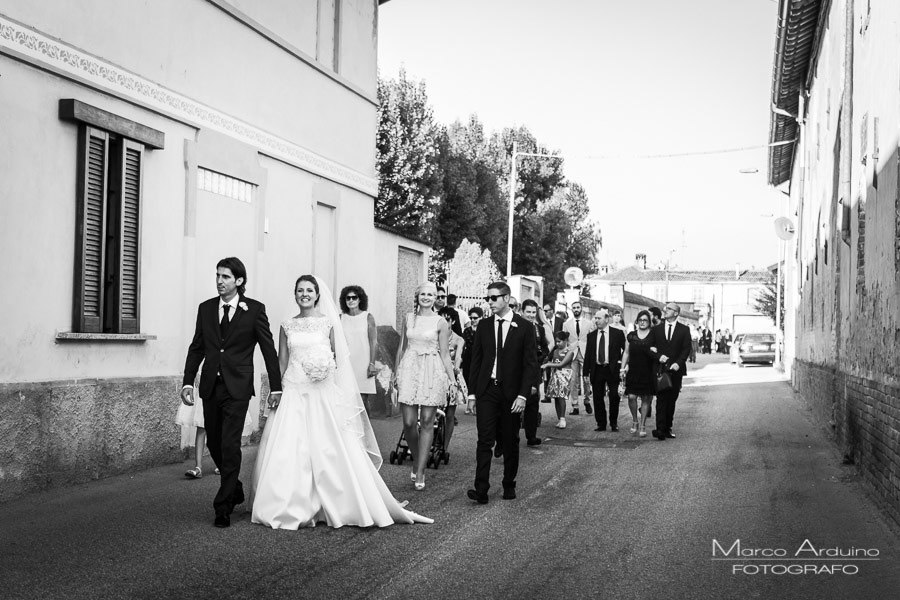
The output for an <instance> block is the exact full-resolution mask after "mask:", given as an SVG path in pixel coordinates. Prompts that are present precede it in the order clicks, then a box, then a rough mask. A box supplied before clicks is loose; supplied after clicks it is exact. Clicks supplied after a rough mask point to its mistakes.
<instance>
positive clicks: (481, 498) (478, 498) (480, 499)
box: [466, 490, 488, 504]
mask: <svg viewBox="0 0 900 600" xmlns="http://www.w3.org/2000/svg"><path fill="white" fill-rule="evenodd" d="M466 496H468V497H469V500H474V501H475V502H477V503H478V504H487V503H488V495H487V494H480V493H478V492H476V491H475V490H469V491H468V492H466Z"/></svg>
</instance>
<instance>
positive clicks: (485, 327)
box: [469, 315, 541, 402]
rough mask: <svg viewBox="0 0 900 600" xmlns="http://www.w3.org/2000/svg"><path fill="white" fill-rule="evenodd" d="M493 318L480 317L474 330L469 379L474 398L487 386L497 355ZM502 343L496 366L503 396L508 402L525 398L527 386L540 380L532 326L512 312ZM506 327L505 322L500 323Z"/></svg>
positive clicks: (529, 387) (481, 393) (482, 392)
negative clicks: (472, 385)
mask: <svg viewBox="0 0 900 600" xmlns="http://www.w3.org/2000/svg"><path fill="white" fill-rule="evenodd" d="M495 319H496V317H491V318H487V319H482V320H481V322H480V323H478V329H477V330H476V331H475V340H474V344H473V346H472V362H471V364H470V365H469V381H471V382H472V383H474V386H475V387H474V388H469V389H470V390H471V389H474V393H475V397H476V398H478V397H479V396H482V395H483V394H484V393H485V392H486V391H487V388H488V386H489V385H490V380H491V371H492V370H493V368H494V360H495V359H496V356H497V338H496V331H497V329H496V322H495ZM512 322H513V323H514V324H515V326H512V325H510V326H509V331H508V332H507V333H506V338H505V340H504V342H503V355H502V356H501V357H500V365H499V367H498V369H497V379H499V380H500V383H501V389H502V391H503V396H504V398H506V399H507V400H508V401H510V402H512V401H514V400H515V399H516V396H522V397H523V398H528V396H529V395H530V394H531V387H532V386H533V385H537V383H536V382H537V381H539V380H540V376H541V371H540V365H538V362H537V339H536V338H537V336H536V335H535V330H534V325H533V324H532V323H531V322H530V321H527V320H525V319H524V318H523V317H521V316H519V315H513V319H512ZM504 327H506V325H504Z"/></svg>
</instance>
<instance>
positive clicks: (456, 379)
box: [438, 306, 468, 449]
mask: <svg viewBox="0 0 900 600" xmlns="http://www.w3.org/2000/svg"><path fill="white" fill-rule="evenodd" d="M438 314H439V315H440V316H442V317H443V318H444V320H445V321H447V325H449V326H450V339H449V340H447V350H448V351H449V352H450V362H451V363H452V364H453V378H452V379H451V381H452V382H453V383H454V384H455V387H454V386H451V388H450V390H449V391H448V393H447V406H446V407H445V408H444V415H445V419H444V449H447V448H449V447H450V438H452V437H453V429H454V427H455V426H456V407H457V405H458V404H459V403H460V402H463V403H464V404H467V403H468V401H467V400H466V395H468V388H465V389H464V390H461V389H460V387H465V385H466V382H465V378H464V377H463V376H462V373H461V372H460V365H462V351H463V344H464V343H465V342H464V341H463V339H462V337H460V336H458V335H456V333H454V331H453V325H454V324H455V323H456V321H455V319H456V316H457V313H456V311H455V310H453V309H452V308H450V307H449V306H445V307H444V308H442V309H441V310H439V311H438Z"/></svg>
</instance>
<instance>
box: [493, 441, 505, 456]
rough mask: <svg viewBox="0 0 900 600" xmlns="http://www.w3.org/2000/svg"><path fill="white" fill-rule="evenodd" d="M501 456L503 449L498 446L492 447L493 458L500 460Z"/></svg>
mask: <svg viewBox="0 0 900 600" xmlns="http://www.w3.org/2000/svg"><path fill="white" fill-rule="evenodd" d="M501 456H503V448H501V447H500V444H497V445H496V446H494V458H500V457H501Z"/></svg>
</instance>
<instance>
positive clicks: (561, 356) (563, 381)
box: [541, 331, 575, 429]
mask: <svg viewBox="0 0 900 600" xmlns="http://www.w3.org/2000/svg"><path fill="white" fill-rule="evenodd" d="M553 339H554V340H555V341H556V347H555V348H553V350H552V351H551V352H550V360H549V361H548V362H545V363H544V364H543V365H541V369H544V370H545V371H547V372H548V373H549V374H550V381H549V383H548V384H547V389H546V392H545V393H546V394H547V397H548V398H552V399H553V404H554V406H555V407H556V418H557V419H558V421H557V423H556V428H557V429H565V428H566V399H567V398H568V397H569V383H570V380H571V379H572V368H571V366H570V365H571V364H572V361H573V360H574V358H575V350H574V348H572V347H570V346H569V332H568V331H557V332H556V333H555V334H554V336H553Z"/></svg>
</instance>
